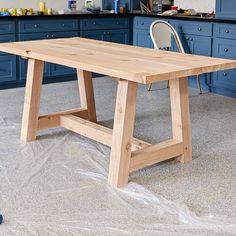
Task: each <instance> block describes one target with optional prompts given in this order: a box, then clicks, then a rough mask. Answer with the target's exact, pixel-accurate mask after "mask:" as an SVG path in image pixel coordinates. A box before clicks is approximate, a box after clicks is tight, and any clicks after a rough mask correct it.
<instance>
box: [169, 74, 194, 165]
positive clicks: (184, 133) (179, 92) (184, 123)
mask: <svg viewBox="0 0 236 236" xmlns="http://www.w3.org/2000/svg"><path fill="white" fill-rule="evenodd" d="M170 101H171V114H172V133H173V139H175V140H179V141H182V142H183V145H184V152H183V155H181V156H180V158H178V160H179V161H180V162H182V163H185V162H190V161H191V160H192V138H191V123H190V114H189V97H188V78H180V79H175V80H171V81H170Z"/></svg>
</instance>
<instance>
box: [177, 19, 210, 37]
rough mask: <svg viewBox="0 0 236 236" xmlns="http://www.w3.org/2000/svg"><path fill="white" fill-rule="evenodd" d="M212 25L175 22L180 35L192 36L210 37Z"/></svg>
mask: <svg viewBox="0 0 236 236" xmlns="http://www.w3.org/2000/svg"><path fill="white" fill-rule="evenodd" d="M212 28H213V25H212V24H211V23H202V22H191V21H190V22H186V21H179V22H176V29H177V31H178V32H179V33H182V34H192V35H198V36H209V37H211V36H212Z"/></svg>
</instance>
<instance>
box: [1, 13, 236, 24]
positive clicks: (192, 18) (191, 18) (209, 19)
mask: <svg viewBox="0 0 236 236" xmlns="http://www.w3.org/2000/svg"><path fill="white" fill-rule="evenodd" d="M91 16H94V17H103V18H104V17H111V16H114V17H117V16H119V17H134V16H144V17H158V18H163V19H178V20H188V21H203V22H212V23H214V22H215V23H228V24H236V20H232V19H220V18H215V17H200V16H183V15H175V16H162V15H159V14H156V13H141V12H140V13H138V12H135V13H124V14H114V13H108V12H101V13H83V12H78V13H70V14H68V13H67V14H62V15H60V14H54V15H32V16H2V17H0V20H1V19H11V18H12V19H28V18H29V19H32V18H56V17H80V18H81V17H91Z"/></svg>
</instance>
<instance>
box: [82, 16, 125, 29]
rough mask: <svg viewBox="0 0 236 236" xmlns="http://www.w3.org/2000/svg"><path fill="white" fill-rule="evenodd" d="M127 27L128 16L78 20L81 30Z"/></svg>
mask: <svg viewBox="0 0 236 236" xmlns="http://www.w3.org/2000/svg"><path fill="white" fill-rule="evenodd" d="M128 27H129V19H128V18H109V19H106V18H103V19H82V20H81V21H80V29H81V30H91V29H96V30H98V29H123V28H128Z"/></svg>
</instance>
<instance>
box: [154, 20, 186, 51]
mask: <svg viewBox="0 0 236 236" xmlns="http://www.w3.org/2000/svg"><path fill="white" fill-rule="evenodd" d="M150 35H151V38H152V42H153V44H154V47H155V48H156V49H163V48H167V49H170V48H171V40H172V37H174V40H175V42H176V44H177V47H178V49H179V52H180V53H185V51H184V48H183V45H182V43H181V41H180V38H179V35H178V33H177V32H176V30H175V29H174V27H173V26H172V25H171V24H169V23H168V22H166V21H163V20H156V21H154V22H153V23H152V24H151V26H150Z"/></svg>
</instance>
